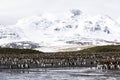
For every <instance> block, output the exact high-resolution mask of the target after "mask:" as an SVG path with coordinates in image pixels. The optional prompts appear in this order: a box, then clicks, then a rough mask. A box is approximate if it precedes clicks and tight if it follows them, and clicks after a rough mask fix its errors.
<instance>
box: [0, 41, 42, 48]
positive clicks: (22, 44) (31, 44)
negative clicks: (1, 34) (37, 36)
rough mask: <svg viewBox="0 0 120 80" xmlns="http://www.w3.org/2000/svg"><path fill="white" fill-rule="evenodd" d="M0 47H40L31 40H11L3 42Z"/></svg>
mask: <svg viewBox="0 0 120 80" xmlns="http://www.w3.org/2000/svg"><path fill="white" fill-rule="evenodd" d="M1 47H3V48H18V49H34V48H38V47H40V45H39V44H38V43H34V42H31V41H23V42H13V43H8V44H4V45H2V46H1Z"/></svg>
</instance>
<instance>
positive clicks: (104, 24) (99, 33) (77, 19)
mask: <svg viewBox="0 0 120 80" xmlns="http://www.w3.org/2000/svg"><path fill="white" fill-rule="evenodd" d="M0 31H1V32H0V36H1V37H0V41H3V40H6V39H7V40H6V41H4V42H5V43H4V44H3V43H2V42H1V43H0V44H1V46H3V45H4V46H7V47H9V46H11V45H10V43H14V42H15V43H16V44H18V43H19V42H31V43H35V44H36V43H37V45H38V44H39V46H37V47H35V48H39V47H40V46H64V45H68V46H69V45H80V46H81V45H85V46H86V45H89V46H93V45H94V46H95V45H106V44H120V25H119V24H118V23H117V21H115V20H113V19H112V18H111V17H109V16H108V15H103V16H101V15H98V16H88V15H85V14H84V13H82V12H81V11H80V10H71V11H70V12H68V13H66V14H63V15H62V16H61V15H52V14H43V15H40V16H32V17H28V18H24V19H21V20H19V21H18V23H16V24H15V25H12V26H10V27H3V28H2V27H1V28H0ZM8 45H9V46H8ZM23 45H24V44H23ZM12 47H13V46H12ZM22 47H23V48H24V46H22ZM13 48H14V47H13ZM17 48H19V47H17ZM20 48H21V47H20Z"/></svg>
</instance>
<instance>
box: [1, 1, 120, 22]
mask: <svg viewBox="0 0 120 80" xmlns="http://www.w3.org/2000/svg"><path fill="white" fill-rule="evenodd" d="M71 9H80V10H81V11H82V12H83V13H85V14H88V15H98V14H101V15H109V16H111V17H112V18H114V19H116V18H118V17H119V16H120V0H0V24H15V23H16V22H17V20H19V19H20V18H23V17H27V16H32V15H39V14H41V13H47V12H49V13H53V14H54V13H62V12H66V11H69V10H71Z"/></svg>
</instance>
